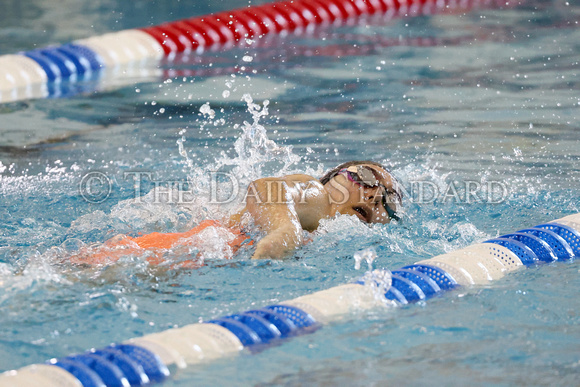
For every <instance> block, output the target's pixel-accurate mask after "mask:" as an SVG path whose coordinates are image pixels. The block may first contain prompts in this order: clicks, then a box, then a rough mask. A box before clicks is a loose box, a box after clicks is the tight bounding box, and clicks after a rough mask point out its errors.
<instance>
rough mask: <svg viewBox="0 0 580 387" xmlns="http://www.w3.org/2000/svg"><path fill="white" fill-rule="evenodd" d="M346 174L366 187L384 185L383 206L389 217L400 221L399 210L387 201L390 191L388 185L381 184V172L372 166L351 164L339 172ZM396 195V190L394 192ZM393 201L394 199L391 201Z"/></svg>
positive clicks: (351, 179)
mask: <svg viewBox="0 0 580 387" xmlns="http://www.w3.org/2000/svg"><path fill="white" fill-rule="evenodd" d="M341 173H342V174H345V175H346V176H347V177H348V179H349V180H350V181H352V182H354V183H356V184H358V185H361V186H363V187H366V188H374V187H383V189H384V190H385V192H384V194H383V195H382V196H383V201H382V203H383V207H385V211H387V215H389V218H391V219H394V220H396V221H400V220H401V218H400V217H399V216H397V212H396V211H395V210H393V209H392V208H391V207H390V206H389V205H388V203H387V197H388V196H391V195H389V192H388V190H387V187H385V186H384V185H383V184H381V181H380V179H379V177H380V173H379V172H378V171H376V170H375V169H373V168H371V167H367V166H366V165H351V166H350V167H348V168H344V169H341V170H340V171H338V172H337V175H338V174H341ZM394 194H395V195H396V192H395V193H394ZM390 202H393V201H390Z"/></svg>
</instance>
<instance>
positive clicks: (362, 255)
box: [354, 247, 377, 270]
mask: <svg viewBox="0 0 580 387" xmlns="http://www.w3.org/2000/svg"><path fill="white" fill-rule="evenodd" d="M376 258H377V252H376V251H375V249H374V248H373V247H369V248H366V249H364V250H361V251H357V252H356V253H354V269H355V270H360V264H361V262H362V261H363V260H364V261H365V262H366V263H367V266H368V269H369V270H373V262H374V261H375V259H376Z"/></svg>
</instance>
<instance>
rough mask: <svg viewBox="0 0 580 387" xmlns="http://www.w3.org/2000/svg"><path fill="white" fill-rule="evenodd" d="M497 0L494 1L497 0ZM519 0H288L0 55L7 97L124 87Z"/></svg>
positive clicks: (0, 94) (2, 91)
mask: <svg viewBox="0 0 580 387" xmlns="http://www.w3.org/2000/svg"><path fill="white" fill-rule="evenodd" d="M496 2H497V4H494V3H496ZM512 3H515V2H514V1H513V0H511V3H510V1H505V0H461V1H457V0H286V1H280V2H274V3H268V4H262V5H257V6H251V7H246V8H240V9H236V10H231V11H224V12H220V13H217V14H212V15H206V16H199V17H194V18H189V19H183V20H178V21H174V22H169V23H164V24H161V25H159V26H152V27H147V28H140V29H130V30H124V31H118V32H111V33H107V34H104V35H101V36H94V37H90V38H86V39H80V40H76V41H74V42H72V43H68V44H63V45H60V46H51V47H46V48H39V49H34V50H30V51H25V52H21V53H18V54H11V55H2V56H0V103H3V102H10V101H16V100H22V99H32V98H44V97H61V96H67V95H72V94H76V93H78V92H82V91H83V88H86V89H87V91H88V90H91V88H92V87H93V86H90V83H87V82H84V81H95V80H97V79H98V80H99V83H104V85H105V86H106V84H107V82H109V83H110V84H112V85H115V86H118V85H120V84H123V83H125V84H127V83H132V82H136V81H137V80H139V79H142V77H156V78H159V77H161V76H162V75H163V71H162V70H161V69H160V64H161V63H166V64H167V63H171V62H172V61H173V60H174V59H175V58H176V57H177V55H181V56H188V55H199V54H201V53H202V52H204V51H207V50H225V49H228V48H231V47H235V46H244V45H248V44H249V43H248V42H250V41H253V42H257V41H258V39H264V38H268V37H272V36H280V37H284V36H286V35H289V34H302V33H305V32H309V31H312V30H313V29H314V28H316V27H318V26H326V25H344V24H346V25H349V24H354V23H356V22H358V21H361V20H369V19H372V18H377V19H378V20H389V19H391V18H394V17H410V16H418V15H428V14H433V13H436V12H442V11H450V10H468V9H472V8H476V7H478V6H496V5H497V6H499V7H508V6H510V5H511V4H512Z"/></svg>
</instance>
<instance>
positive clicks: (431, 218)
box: [0, 0, 580, 386]
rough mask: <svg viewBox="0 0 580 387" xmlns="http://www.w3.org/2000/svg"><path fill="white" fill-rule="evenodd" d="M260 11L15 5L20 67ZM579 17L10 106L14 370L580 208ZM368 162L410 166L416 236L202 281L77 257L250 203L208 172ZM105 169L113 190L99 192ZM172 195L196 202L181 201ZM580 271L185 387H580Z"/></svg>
mask: <svg viewBox="0 0 580 387" xmlns="http://www.w3.org/2000/svg"><path fill="white" fill-rule="evenodd" d="M260 3H263V2H262V1H258V2H252V4H260ZM247 4H248V3H247V2H244V1H231V0H230V1H228V2H212V3H211V4H209V3H208V4H203V5H202V4H201V3H200V4H199V5H195V6H192V5H191V4H184V3H182V2H180V1H165V2H162V3H161V2H160V3H159V4H157V3H150V2H147V1H134V2H110V1H104V0H99V1H91V2H88V1H80V2H78V1H77V2H67V3H66V6H64V5H63V2H54V3H53V2H48V1H39V0H25V1H19V2H16V1H11V0H9V1H8V5H7V6H6V7H5V10H4V11H3V13H2V15H1V16H0V37H1V39H0V54H8V53H14V52H17V51H20V50H27V49H32V48H34V47H37V46H45V45H48V44H56V43H65V42H68V41H70V40H73V39H78V38H83V37H87V36H92V35H96V34H102V33H105V32H108V31H113V30H121V29H126V28H135V27H140V26H146V25H150V24H159V23H161V22H164V21H169V20H176V19H179V18H182V17H185V16H195V15H202V14H207V13H210V12H216V11H221V10H225V9H231V8H236V7H241V6H245V5H247ZM55 15H56V16H55ZM579 20H580V6H578V5H577V4H574V3H571V2H570V3H567V2H556V1H527V2H522V3H521V4H511V5H510V6H509V7H503V8H501V9H498V8H488V9H485V8H481V9H476V10H471V11H469V12H466V13H464V12H451V13H449V14H438V15H433V16H429V17H415V18H411V19H394V20H390V21H382V22H380V23H379V22H377V21H375V22H373V23H372V24H370V25H357V26H350V27H340V28H332V29H320V30H316V31H314V32H312V35H302V36H292V37H287V38H285V39H278V40H276V39H274V40H272V41H271V42H268V43H264V44H263V45H261V46H260V47H257V48H239V49H234V50H229V51H227V52H223V53H215V52H213V53H212V52H209V53H205V54H203V55H202V56H201V57H199V58H177V59H176V62H175V63H164V64H163V71H162V72H161V73H159V74H157V73H153V75H149V76H147V77H145V78H139V77H137V76H136V75H132V76H131V78H130V79H121V80H112V81H108V82H103V83H102V84H101V83H99V82H96V83H95V84H90V85H85V86H86V87H85V88H84V90H85V92H84V93H81V94H76V95H70V96H69V97H67V98H51V99H39V100H31V101H20V102H12V103H5V104H0V195H1V198H2V200H1V201H0V219H1V224H0V227H1V228H0V230H1V231H0V308H1V311H2V313H0V326H1V327H2V328H1V329H0V371H4V370H9V369H14V368H19V367H22V366H25V365H28V364H31V363H38V362H43V361H45V360H47V359H49V358H52V357H58V356H65V355H68V354H71V353H75V352H81V351H84V350H86V349H89V348H91V347H99V346H105V345H107V344H109V343H111V342H119V341H123V340H126V339H128V338H131V337H136V336H141V335H144V334H148V333H153V332H158V331H161V330H164V329H168V328H171V327H176V326H183V325H186V324H190V323H195V322H199V321H207V320H210V319H211V318H214V317H218V316H223V315H226V314H230V313H234V312H238V311H243V310H247V309H250V308H256V307H260V306H265V305H269V304H273V303H276V302H279V301H283V300H287V299H291V298H294V297H297V296H300V295H303V294H307V293H311V292H315V291H318V290H322V289H327V288H329V287H332V286H336V285H340V284H344V283H348V282H351V281H354V280H356V279H357V278H359V277H361V276H362V275H363V274H364V272H365V271H366V270H367V269H368V267H367V265H366V263H364V262H363V264H362V265H361V266H360V268H359V269H356V268H355V266H356V262H355V259H354V255H355V253H357V252H360V251H361V250H363V249H367V248H372V249H374V251H375V252H376V254H377V258H376V259H375V261H374V262H373V267H375V268H383V267H384V268H388V269H395V268H398V267H401V266H404V265H407V264H411V263H414V262H416V261H419V260H423V259H426V258H430V257H432V256H435V255H438V254H442V253H445V252H449V251H452V250H454V249H458V248H461V247H465V246H468V245H471V244H473V243H477V242H481V241H483V240H486V239H490V238H493V237H495V236H498V235H500V234H505V233H508V232H511V231H515V230H518V229H522V228H526V227H528V226H533V225H537V224H541V223H544V222H548V221H551V220H553V219H557V218H560V217H563V216H566V215H570V214H574V213H578V212H580V200H579V194H578V186H579V181H580V167H579V159H580V134H579V133H580V132H579V131H578V129H579V124H578V115H579V114H580V113H579V111H580V110H579V108H580V94H579V93H578V88H579V86H578V72H579V71H580V70H579V69H580V66H579V62H580V46H579V43H578V42H580V30H579V29H578V22H579ZM61 21H62V22H61ZM266 101H267V102H266ZM260 113H262V114H260ZM266 113H267V114H266ZM350 159H372V160H376V161H382V162H384V163H385V164H387V165H390V166H391V167H392V170H393V172H394V174H395V175H396V176H397V177H398V178H399V179H400V180H401V182H402V183H403V186H404V187H405V190H406V191H407V195H406V197H405V219H404V222H403V223H402V224H398V225H396V224H389V225H377V226H373V227H370V228H369V227H367V226H365V225H363V224H361V223H360V222H358V221H357V220H355V219H353V218H350V217H345V216H343V217H338V218H336V219H332V220H328V221H325V222H324V223H323V224H322V226H321V228H320V229H319V230H318V231H317V232H316V233H314V235H313V236H312V241H311V242H310V243H309V244H307V245H306V246H305V247H304V248H302V249H301V250H300V251H298V252H296V254H294V256H293V257H292V258H290V259H288V260H285V261H281V262H278V261H259V262H254V261H250V260H249V257H250V256H251V248H250V249H242V250H241V251H240V252H239V253H238V254H237V255H236V256H234V257H233V259H230V260H224V259H220V257H219V249H218V253H216V250H211V248H209V249H208V250H207V251H205V253H204V254H206V255H204V264H205V265H204V266H203V267H201V268H199V269H195V270H173V269H170V268H161V269H160V268H155V267H150V266H148V265H147V264H146V261H145V258H146V257H140V256H129V257H126V258H125V259H122V260H121V261H119V262H118V263H116V264H113V265H110V266H107V267H100V268H89V269H80V268H78V267H75V266H72V265H70V264H67V262H66V259H65V258H66V256H67V255H68V254H72V253H74V251H76V250H77V249H78V248H79V247H80V246H83V245H86V244H92V243H100V242H103V241H105V240H106V239H108V238H110V237H112V236H114V235H116V234H119V233H122V234H130V235H137V234H138V233H140V232H144V233H147V232H153V231H184V230H187V229H188V228H191V227H192V226H193V225H194V224H197V223H198V222H200V221H201V220H203V219H207V218H215V217H218V216H224V215H226V214H228V213H230V212H231V211H234V210H235V208H236V205H235V202H228V203H221V204H219V205H217V204H215V203H212V202H211V189H210V188H211V178H210V176H211V172H212V171H213V172H216V171H218V172H220V173H221V172H223V173H230V175H227V176H230V177H231V176H232V174H233V176H235V177H236V178H237V179H238V182H239V186H240V187H241V190H242V191H243V187H245V185H247V184H248V182H249V181H251V180H252V179H255V178H257V177H260V176H270V175H277V174H283V173H293V172H298V171H306V172H308V173H311V174H313V175H321V174H322V173H323V171H324V170H326V169H328V168H330V167H332V166H334V165H336V164H338V163H340V162H342V161H347V160H350ZM87 176H88V177H93V178H98V179H101V180H98V179H97V180H94V179H93V180H91V182H92V183H95V182H96V183H98V184H96V185H91V186H90V189H88V190H87V188H86V186H83V185H82V182H83V181H84V182H87V180H86V179H87ZM220 176H221V178H222V180H223V181H224V182H225V183H228V181H229V178H226V175H220ZM83 178H84V179H85V180H83ZM220 181H221V180H220ZM137 183H138V184H137ZM82 187H85V188H82ZM109 187H110V192H109V190H108V188H109ZM175 187H177V188H182V189H186V190H191V192H192V193H193V194H194V195H193V196H192V197H188V198H189V200H186V201H185V203H181V204H176V203H173V202H170V201H168V200H163V198H165V199H167V198H168V196H167V195H165V194H164V192H166V191H164V190H166V189H168V188H171V189H173V188H175ZM488 188H489V190H488ZM91 189H92V190H91ZM470 190H471V191H470ZM468 192H472V193H473V195H469V194H467V195H466V193H468ZM156 193H158V194H157V196H156ZM231 193H232V192H231V190H228V189H227V188H226V189H225V190H224V191H220V192H219V194H220V195H222V196H220V197H222V198H223V197H228V196H229V195H230V194H231ZM474 195H475V196H474ZM224 202H225V200H224ZM211 241H212V242H215V246H217V247H219V246H223V243H224V242H223V240H221V239H220V237H219V236H214V239H212V240H211ZM210 245H211V246H214V244H213V243H210ZM211 246H210V247H211ZM191 254H195V252H192V253H191ZM186 258H187V257H184V256H180V255H179V254H177V253H175V254H172V255H170V257H169V259H170V260H173V261H175V262H179V261H180V260H182V259H186ZM579 270H580V267H579V266H578V262H577V261H572V262H557V263H553V264H549V265H548V264H546V265H539V266H537V267H531V268H528V269H524V270H521V271H518V272H516V273H514V274H512V275H509V276H507V277H505V278H504V279H502V280H499V281H496V282H494V283H492V284H491V285H490V286H485V287H483V286H482V287H475V288H464V289H459V290H455V291H452V292H449V293H446V294H444V295H442V296H441V297H437V298H434V299H431V300H429V301H427V302H424V303H418V304H415V305H410V306H406V307H400V308H385V309H384V310H376V311H373V312H370V313H368V312H367V313H364V314H361V315H353V316H346V317H345V318H344V321H341V322H339V323H335V324H332V325H329V326H325V327H323V328H322V329H320V330H318V331H316V332H315V333H313V334H309V335H304V336H300V337H296V338H293V339H291V340H288V341H286V342H283V343H280V345H275V346H272V347H270V348H267V349H264V350H263V351H260V352H257V353H250V352H244V353H242V354H241V355H240V356H237V357H234V358H228V359H224V360H219V361H215V362H212V363H208V364H203V365H200V366H197V367H191V368H188V369H187V370H181V371H179V372H178V374H177V375H176V377H175V378H172V379H171V380H170V381H168V382H167V383H166V385H168V386H174V385H175V386H189V385H193V384H196V385H207V386H209V385H224V384H230V385H254V386H270V385H272V386H274V385H276V386H278V385H285V386H294V385H322V386H324V385H349V386H359V385H360V386H362V385H365V386H367V385H383V384H403V385H426V384H433V385H490V384H493V385H550V386H552V385H562V386H569V385H577V384H578V383H579V378H578V370H579V368H580V357H579V351H578V345H577V343H578V342H580V330H579V329H578V326H579V324H580V314H579V312H578V311H579V310H580V302H579V301H578V297H577V296H578V294H579V291H580V285H579V283H580V281H578V279H579Z"/></svg>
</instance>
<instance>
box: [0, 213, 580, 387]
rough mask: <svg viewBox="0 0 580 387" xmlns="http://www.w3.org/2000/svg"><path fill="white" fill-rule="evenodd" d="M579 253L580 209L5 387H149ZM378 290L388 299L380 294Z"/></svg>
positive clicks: (22, 373) (11, 375)
mask: <svg viewBox="0 0 580 387" xmlns="http://www.w3.org/2000/svg"><path fill="white" fill-rule="evenodd" d="M577 257H580V213H579V214H575V215H570V216H567V217H564V218H561V219H558V220H555V221H553V222H550V223H545V224H540V225H538V226H536V227H531V228H526V229H523V230H520V231H517V232H514V233H511V234H506V235H502V236H500V237H498V238H494V239H490V240H487V241H485V242H483V243H479V244H475V245H472V246H470V247H467V248H464V249H460V250H457V251H454V252H451V253H448V254H443V255H438V256H436V257H433V258H431V259H426V260H423V261H419V262H417V263H415V264H413V265H409V266H405V267H403V268H401V269H398V270H393V271H390V272H389V271H388V270H375V271H373V272H372V273H367V274H366V275H365V276H364V277H363V278H361V279H360V280H359V281H357V282H355V283H351V284H347V285H341V286H336V287H333V288H330V289H327V290H323V291H320V292H316V293H313V294H308V295H304V296H301V297H298V298H295V299H292V300H288V301H284V302H281V303H279V304H276V305H270V306H267V307H265V308H262V309H257V310H249V311H246V312H242V313H237V314H233V315H229V316H224V317H221V318H216V319H213V320H210V321H208V322H206V323H199V324H192V325H187V326H184V327H182V328H175V329H169V330H166V331H163V332H159V333H153V334H150V335H146V336H143V337H138V338H133V339H130V340H128V341H126V342H123V343H120V344H112V345H109V346H107V347H105V348H100V349H91V350H90V351H87V352H85V353H80V354H74V355H71V356H67V357H63V358H58V359H51V360H49V361H47V362H46V363H44V364H34V365H30V366H27V367H24V368H21V369H19V370H14V371H7V372H5V373H3V374H1V375H0V387H16V386H17V387H23V386H43V387H68V386H71V387H72V386H75V387H95V386H97V387H103V386H121V387H128V386H145V385H150V384H155V383H158V382H162V381H163V380H165V379H166V378H168V377H170V372H169V369H180V368H186V367H187V366H190V365H193V364H198V363H202V362H208V361H211V360H213V359H218V358H222V357H226V356H232V355H234V354H236V353H239V352H240V351H241V350H242V349H244V348H250V349H251V348H252V347H254V348H256V346H260V345H262V346H263V345H265V344H268V343H270V342H272V341H276V340H280V339H286V338H289V337H291V336H295V335H299V334H304V333H307V332H311V331H313V330H314V329H317V328H319V327H321V326H323V325H324V324H328V323H332V322H336V321H339V320H340V319H341V318H342V317H344V316H345V315H349V314H352V313H354V312H359V313H360V312H361V311H365V310H370V309H373V308H384V307H385V305H387V303H386V302H385V301H387V300H388V302H390V303H391V304H396V305H404V304H409V303H414V302H417V301H421V300H426V299H428V298H430V297H433V296H435V295H438V294H440V293H442V292H444V291H447V290H451V289H454V288H456V287H459V286H474V285H485V284H489V283H490V282H491V281H495V280H498V279H500V278H502V277H503V276H504V275H506V274H507V273H510V272H512V271H516V270H519V269H520V268H523V267H526V266H530V265H535V264H541V263H543V262H553V261H560V260H562V261H570V260H573V259H575V258H577ZM377 290H378V291H380V293H381V295H382V296H381V297H377Z"/></svg>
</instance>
